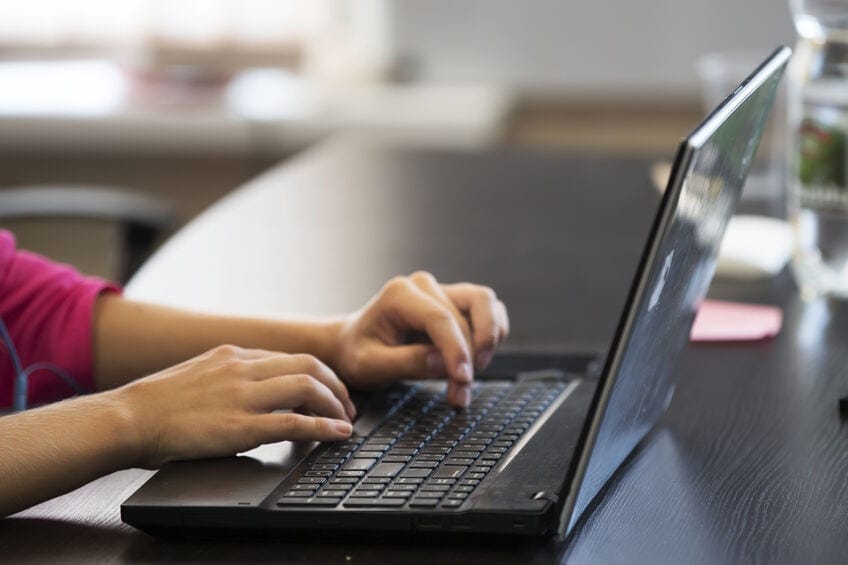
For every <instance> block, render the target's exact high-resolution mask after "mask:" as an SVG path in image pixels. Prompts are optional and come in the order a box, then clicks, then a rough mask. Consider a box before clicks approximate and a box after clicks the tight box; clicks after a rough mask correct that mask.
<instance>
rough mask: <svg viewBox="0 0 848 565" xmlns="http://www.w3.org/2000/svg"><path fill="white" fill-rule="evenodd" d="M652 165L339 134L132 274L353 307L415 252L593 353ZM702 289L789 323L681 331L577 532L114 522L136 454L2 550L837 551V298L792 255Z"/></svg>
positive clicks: (649, 207)
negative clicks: (305, 535)
mask: <svg viewBox="0 0 848 565" xmlns="http://www.w3.org/2000/svg"><path fill="white" fill-rule="evenodd" d="M646 170H647V163H645V162H642V161H638V160H626V159H602V158H588V157H587V158H578V157H574V156H572V157H563V156H560V155H554V154H525V153H513V152H495V153H485V154H473V153H437V152H421V151H412V150H393V149H387V148H381V147H379V146H374V145H370V144H362V143H357V142H352V141H344V142H341V143H334V144H331V145H328V146H325V147H323V148H321V149H320V150H318V151H316V152H313V153H312V154H310V155H307V156H306V157H305V158H303V159H301V160H299V161H298V162H296V163H293V164H290V165H286V166H283V167H281V168H278V169H275V170H272V171H271V172H269V173H268V174H267V175H265V176H263V177H261V178H259V179H257V181H255V182H254V183H252V184H250V185H248V186H247V187H245V188H244V189H242V190H241V191H239V192H237V193H236V194H235V195H233V196H232V197H230V198H228V199H226V200H225V201H223V202H222V203H220V204H219V205H218V206H216V207H213V208H212V209H211V210H210V211H209V212H208V213H207V214H205V215H204V216H202V217H201V218H200V219H199V220H198V221H197V222H196V223H195V224H193V225H192V226H190V227H189V228H187V229H186V230H185V231H184V232H182V233H181V234H179V235H178V236H177V237H176V238H174V240H173V241H172V242H171V243H169V244H168V245H167V246H166V247H165V248H164V249H163V250H162V251H161V253H160V254H159V255H158V256H157V257H156V258H155V259H154V260H153V261H151V262H150V263H149V265H148V266H147V267H146V268H145V269H144V270H143V271H142V272H141V273H139V275H138V277H137V278H136V279H134V280H133V281H132V283H131V284H130V286H129V289H128V292H129V294H130V295H131V296H134V297H138V298H146V299H150V300H156V301H159V302H164V303H175V302H176V303H185V304H189V305H191V306H195V307H203V308H206V309H212V310H218V311H244V312H248V313H257V312H258V313H265V314H281V313H294V314H303V313H316V314H324V313H328V312H333V311H338V310H346V309H349V308H352V307H356V306H358V305H359V304H360V303H361V302H362V300H364V298H366V297H367V296H369V295H370V293H372V292H373V291H374V290H375V289H376V288H377V287H378V286H379V284H380V282H382V281H383V280H384V279H386V278H388V277H389V276H390V275H391V274H395V273H398V272H408V271H410V270H412V269H414V268H418V267H421V268H427V269H430V270H432V271H433V272H435V273H436V274H437V275H438V276H439V277H441V278H443V279H445V280H453V279H465V278H468V279H475V280H480V281H482V282H485V283H489V284H492V285H493V286H495V287H496V288H497V289H498V291H499V292H500V294H501V295H502V296H503V298H504V299H505V301H506V302H507V304H508V305H509V306H510V308H511V312H512V319H513V325H514V339H513V340H512V343H511V344H510V345H511V347H514V348H519V347H533V348H538V349H553V348H557V349H581V348H586V347H595V348H601V349H603V347H605V344H606V342H607V340H608V339H609V337H610V335H611V332H612V328H613V325H614V323H615V319H616V315H617V312H618V309H619V308H620V306H621V304H622V303H623V301H624V293H625V290H626V287H627V284H628V282H629V279H630V277H631V274H632V272H633V269H634V267H635V264H636V261H637V257H638V252H639V248H640V246H641V241H642V238H643V236H644V235H645V233H646V231H647V227H648V224H649V220H650V217H651V214H652V212H653V209H654V206H655V205H656V202H657V198H656V195H655V194H654V193H653V192H652V191H651V189H650V186H649V184H648V180H647V173H646ZM304 234H309V237H304ZM260 259H261V260H260ZM269 259H274V260H269ZM269 265H276V267H271V266H269ZM294 265H298V267H297V268H295V267H294ZM201 283H202V284H201ZM196 285H199V286H196ZM192 289H194V290H195V291H196V292H194V293H192ZM237 289H238V292H236V290H237ZM712 293H713V295H715V296H720V297H723V298H735V299H740V300H750V301H758V302H767V303H775V304H780V305H781V306H783V307H784V309H785V315H786V320H785V326H784V329H783V331H782V332H781V334H780V335H779V336H778V337H777V339H775V340H774V341H770V342H763V343H756V344H747V345H742V344H736V345H711V346H704V345H700V346H693V347H691V348H690V349H689V350H688V351H687V353H686V355H685V357H684V359H683V360H682V363H681V367H680V383H679V385H678V389H677V394H676V396H675V398H674V400H673V402H672V404H671V407H670V409H669V412H668V413H667V415H666V416H665V417H664V419H663V420H662V422H661V423H660V425H659V426H658V428H657V429H656V430H655V432H653V433H652V434H651V435H649V436H648V438H647V439H646V441H645V442H644V444H643V446H642V447H641V448H640V449H639V450H638V451H637V452H636V453H635V455H634V456H633V457H632V458H631V459H630V460H629V461H628V462H627V463H626V464H625V466H624V468H623V469H622V470H621V471H620V472H619V473H618V474H617V475H616V477H615V478H614V480H613V481H612V484H611V485H610V486H609V488H608V489H607V491H606V493H605V495H604V496H603V498H602V499H601V500H600V502H599V504H598V505H597V507H596V508H595V509H594V511H593V512H592V513H591V515H589V517H588V519H586V520H585V521H584V522H583V523H582V524H581V525H580V526H579V527H578V530H577V531H576V533H575V535H574V537H573V539H572V540H571V542H570V543H569V544H568V545H556V544H554V543H552V542H550V541H546V542H540V543H539V544H536V545H530V546H525V547H516V548H492V547H488V546H483V547H480V546H476V547H468V546H443V545H441V546H436V547H432V546H410V545H403V544H398V543H392V540H386V543H382V544H362V545H354V544H349V543H344V544H333V545H316V544H293V543H288V544H283V543H273V542H270V541H263V542H249V543H244V542H226V541H215V542H205V543H193V542H183V543H173V542H165V541H159V540H155V539H153V538H150V537H148V536H146V535H145V534H142V533H140V532H137V531H135V530H133V529H132V528H130V527H128V526H125V525H124V524H122V523H121V522H120V519H119V504H120V502H121V501H122V500H123V499H124V498H126V497H127V496H128V495H129V494H130V493H131V492H132V491H133V490H134V489H135V488H136V487H137V486H139V485H140V483H141V482H142V481H143V480H144V479H145V478H146V477H147V476H148V472H144V471H139V470H128V471H122V472H119V473H115V474H113V475H110V476H108V477H105V478H103V479H100V480H98V481H95V482H93V483H91V484H89V485H87V486H85V487H83V488H81V489H79V490H77V491H74V492H72V493H70V494H68V495H65V496H63V497H60V498H58V499H55V500H52V501H49V502H46V503H44V504H42V505H39V506H37V507H34V508H32V509H30V510H28V511H26V512H23V513H21V514H19V515H17V516H16V517H14V518H12V519H7V520H3V521H0V555H3V557H4V559H6V558H8V559H10V560H15V561H23V560H25V559H29V560H32V559H73V560H79V561H95V560H106V561H156V560H162V561H199V562H205V561H247V560H285V561H292V562H351V563H356V562H400V561H403V562H422V563H425V562H426V563H433V562H444V563H460V562H461V563H466V564H468V563H491V562H537V563H545V562H558V561H563V560H567V561H568V562H574V563H597V562H604V563H606V562H628V563H634V562H639V563H642V562H650V563H665V562H674V563H680V562H685V563H716V562H751V561H760V562H769V563H771V562H798V561H801V560H804V561H812V562H837V561H843V560H844V557H845V555H848V536H846V535H845V532H846V531H848V511H846V507H848V472H846V469H848V426H846V425H843V424H841V423H840V420H839V416H838V413H837V409H836V407H837V398H838V397H839V395H840V394H846V393H848V382H846V377H845V366H846V361H847V360H848V358H846V354H845V351H846V349H848V348H846V347H845V343H846V341H848V306H846V305H842V304H829V303H827V302H826V301H817V302H812V303H804V302H802V301H801V300H800V299H798V297H797V295H796V292H795V290H794V287H793V285H792V283H791V281H790V279H789V277H788V275H787V274H786V273H784V274H783V275H781V276H780V277H778V278H777V279H775V280H773V281H769V282H765V283H760V284H747V285H740V284H726V283H724V284H715V285H713V289H712Z"/></svg>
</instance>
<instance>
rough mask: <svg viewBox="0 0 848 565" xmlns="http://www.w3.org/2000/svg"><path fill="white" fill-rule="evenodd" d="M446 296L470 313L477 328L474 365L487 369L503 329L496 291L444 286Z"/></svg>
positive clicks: (465, 284) (481, 287)
mask: <svg viewBox="0 0 848 565" xmlns="http://www.w3.org/2000/svg"><path fill="white" fill-rule="evenodd" d="M444 289H445V294H446V295H447V296H448V297H449V298H450V299H451V300H452V301H453V302H454V303H455V304H456V305H457V307H458V308H459V309H460V310H462V311H463V312H467V313H468V316H469V317H470V318H471V325H472V327H473V328H474V336H473V340H474V354H475V356H474V365H475V367H476V368H477V369H478V370H481V369H484V368H485V367H486V366H487V365H488V364H489V362H490V361H491V360H492V355H494V353H495V349H496V348H497V346H498V344H499V343H500V341H501V335H502V334H503V330H504V328H503V327H502V322H501V312H500V308H499V307H498V302H500V301H499V300H498V299H497V297H496V295H495V292H494V291H493V290H492V289H490V288H488V287H485V286H479V285H474V284H469V283H461V284H456V285H445V287H444Z"/></svg>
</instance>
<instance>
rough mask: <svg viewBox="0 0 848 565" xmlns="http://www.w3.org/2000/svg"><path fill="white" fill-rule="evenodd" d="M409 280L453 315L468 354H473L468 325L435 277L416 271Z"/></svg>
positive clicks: (473, 349)
mask: <svg viewBox="0 0 848 565" xmlns="http://www.w3.org/2000/svg"><path fill="white" fill-rule="evenodd" d="M409 280H411V281H412V282H413V283H414V284H415V285H416V286H417V287H418V288H419V289H421V291H422V292H424V293H425V294H428V295H429V296H431V297H432V298H434V299H435V300H437V301H438V302H439V303H440V304H442V305H443V306H444V307H445V308H447V309H448V310H449V311H450V312H451V314H453V317H454V318H455V319H456V323H457V324H458V325H459V327H460V329H461V330H462V335H463V336H465V344H466V347H467V348H468V350H469V351H470V352H472V354H474V352H476V349H475V348H474V342H473V341H472V340H471V327H470V326H469V325H468V320H467V319H466V318H465V315H464V314H463V313H462V312H460V310H459V308H457V306H456V304H454V302H453V301H452V300H451V299H450V298H449V297H448V295H447V294H445V291H444V290H443V289H442V287H441V285H440V284H439V283H438V281H437V280H436V277H434V276H433V275H431V274H430V273H428V272H426V271H418V272H416V273H413V274H412V275H410V277H409Z"/></svg>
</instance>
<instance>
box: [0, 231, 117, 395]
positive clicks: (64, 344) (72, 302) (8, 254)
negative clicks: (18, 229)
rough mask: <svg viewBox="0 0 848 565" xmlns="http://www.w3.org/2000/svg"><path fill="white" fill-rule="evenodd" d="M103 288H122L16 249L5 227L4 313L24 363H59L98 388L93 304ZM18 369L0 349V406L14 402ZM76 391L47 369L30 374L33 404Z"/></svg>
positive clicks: (1, 245) (0, 263)
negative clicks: (94, 362)
mask: <svg viewBox="0 0 848 565" xmlns="http://www.w3.org/2000/svg"><path fill="white" fill-rule="evenodd" d="M103 291H111V292H120V288H119V287H118V286H116V285H115V284H112V283H109V282H107V281H104V280H101V279H97V278H92V277H85V276H83V275H81V274H80V273H78V272H77V271H76V270H74V269H73V268H72V267H69V266H67V265H61V264H57V263H53V262H51V261H49V260H48V259H45V258H44V257H41V256H39V255H35V254H34V253H29V252H26V251H19V250H16V249H15V239H14V237H13V236H12V234H10V233H9V232H6V231H2V230H0V316H2V318H3V321H4V323H5V324H6V327H7V328H8V330H9V333H10V334H11V337H12V341H13V343H14V345H15V347H16V349H17V351H18V355H19V356H20V358H21V363H22V365H23V366H24V367H27V366H29V365H31V364H32V363H38V362H49V363H52V364H54V365H57V366H58V367H60V368H61V369H62V370H64V371H65V372H67V373H68V374H70V376H71V377H73V378H74V380H76V381H77V382H78V383H79V384H80V385H81V386H82V387H83V388H84V389H85V390H87V391H91V390H93V368H92V365H93V351H92V349H93V347H92V341H93V328H92V325H93V324H92V322H93V315H94V302H95V300H96V299H97V296H98V295H99V294H100V293H101V292H103ZM13 382H14V370H13V366H12V361H11V357H10V356H9V353H8V352H7V351H6V348H5V347H0V406H10V405H11V403H12V389H13ZM73 393H74V391H73V389H71V388H70V387H69V386H68V385H67V384H66V383H65V382H64V381H62V380H61V379H60V378H59V377H57V376H55V375H54V374H52V373H50V372H48V371H37V372H35V373H33V374H32V375H31V376H30V378H29V394H28V402H29V404H30V405H31V406H32V405H36V404H42V403H45V402H52V401H55V400H59V399H62V398H65V397H68V396H70V395H72V394H73Z"/></svg>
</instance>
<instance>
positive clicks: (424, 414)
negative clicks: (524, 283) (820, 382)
mask: <svg viewBox="0 0 848 565" xmlns="http://www.w3.org/2000/svg"><path fill="white" fill-rule="evenodd" d="M789 56H790V49H788V48H786V47H781V48H779V49H777V50H776V51H775V52H774V53H772V55H771V56H770V57H769V58H768V59H767V60H766V61H765V62H764V63H763V64H762V65H761V66H760V67H758V68H757V69H756V70H755V71H754V72H753V73H752V74H751V75H750V76H749V77H748V78H747V79H746V80H745V81H744V82H743V83H742V84H741V85H740V86H739V87H738V88H737V89H736V90H734V91H733V92H732V93H731V94H730V96H729V97H728V98H727V99H726V100H725V101H724V102H723V103H722V104H721V105H720V106H719V107H718V108H716V109H715V110H714V111H713V112H712V113H710V114H709V116H707V118H706V119H705V120H704V121H703V122H702V123H701V124H700V125H699V126H698V127H697V128H695V130H694V131H692V133H691V134H689V135H688V136H687V137H686V138H685V139H683V141H682V142H681V144H680V147H679V149H678V152H677V155H676V158H675V161H674V166H673V168H672V173H671V176H670V179H669V181H668V186H667V188H666V190H665V193H664V195H663V198H662V200H661V203H660V205H659V209H658V211H657V214H656V217H655V220H654V223H653V226H652V229H651V232H650V235H649V236H648V240H647V242H646V244H645V248H644V252H643V255H642V258H641V261H640V263H639V267H638V269H637V272H636V274H635V277H634V281H633V284H632V287H631V289H630V292H629V295H628V298H627V301H626V305H625V307H624V310H623V312H622V314H621V318H620V321H619V324H618V327H617V329H616V333H615V336H614V338H613V341H612V344H611V347H610V350H609V352H608V354H607V357H606V361H605V363H604V364H603V369H602V370H601V371H600V372H597V374H594V375H593V374H582V375H580V374H575V371H574V369H575V368H581V367H582V368H586V366H587V363H586V359H585V358H580V359H575V358H571V357H565V356H563V357H558V356H549V357H533V356H521V355H514V356H510V357H504V356H501V357H500V358H496V361H495V362H494V363H493V366H494V370H493V371H490V372H489V374H488V375H485V376H484V377H483V378H480V379H478V382H476V383H475V385H474V390H473V393H472V401H471V404H470V406H468V407H467V408H466V409H461V410H458V409H454V408H453V407H451V406H449V405H448V404H447V403H446V402H445V400H444V383H437V382H433V381H423V382H404V383H400V384H397V385H394V386H392V387H391V388H389V389H387V390H385V391H383V392H381V393H375V394H373V395H370V396H368V397H367V398H364V399H362V400H360V403H359V406H358V408H359V413H360V414H361V415H360V416H359V418H358V419H357V420H356V421H355V422H354V433H353V436H352V437H351V438H350V439H349V440H347V441H342V442H335V443H291V442H282V443H278V444H271V445H265V446H261V447H259V448H257V449H255V450H252V451H249V452H246V453H243V454H239V455H238V456H234V457H229V458H220V459H207V460H199V461H184V462H174V463H169V464H168V465H165V466H164V467H163V468H162V469H161V470H159V471H158V472H157V473H156V474H155V475H154V476H153V477H151V478H150V479H149V480H148V481H147V482H146V483H145V484H144V485H142V486H141V487H140V488H139V489H138V490H137V491H136V492H135V493H134V494H133V495H131V496H130V497H129V498H128V499H127V500H126V501H125V502H124V503H123V505H122V506H121V517H122V519H123V520H124V522H126V523H128V524H130V525H132V526H135V527H137V528H139V529H141V530H144V531H146V532H148V533H151V534H153V535H159V536H167V537H174V536H178V537H179V536H188V535H192V536H194V535H201V536H221V535H232V534H241V533H251V534H252V533H259V532H266V533H270V534H272V535H274V536H275V537H279V538H284V537H286V536H291V537H294V538H297V539H301V540H302V539H304V537H309V534H314V535H315V536H324V537H325V538H326V536H333V538H334V539H336V538H339V537H340V536H341V537H345V538H346V537H348V536H347V534H350V535H352V536H356V537H368V536H374V535H377V536H380V537H383V538H384V537H385V535H386V534H388V533H392V532H393V533H394V534H396V535H395V537H397V535H401V534H411V535H413V536H415V537H416V538H418V539H420V537H421V536H422V534H433V535H437V536H438V535H449V534H451V533H454V534H456V533H459V534H462V536H463V538H464V539H467V537H468V536H469V535H472V534H479V535H481V536H496V537H498V538H501V539H506V538H508V537H509V538H519V539H528V538H530V537H532V536H556V537H558V538H559V539H564V538H566V537H567V536H568V535H569V533H570V532H572V531H573V530H574V528H575V525H576V524H577V523H578V520H579V519H580V517H581V516H582V515H583V514H585V513H586V512H587V509H590V508H591V507H592V501H593V500H595V499H596V498H598V497H599V495H601V494H602V492H603V489H604V486H605V485H606V484H607V483H608V481H609V480H610V478H611V477H612V476H613V474H614V473H615V472H616V470H617V469H619V467H620V466H621V464H622V463H623V462H624V461H625V459H626V458H627V457H628V456H629V455H630V454H631V453H632V452H633V451H634V449H636V448H637V445H638V444H639V443H640V441H641V440H642V439H643V438H644V437H645V435H646V434H647V433H648V432H649V431H650V430H651V429H652V428H653V427H654V425H655V424H656V423H657V421H658V420H659V418H660V417H661V416H662V414H663V412H664V411H665V410H666V408H667V406H668V404H669V402H670V401H671V398H672V394H673V391H674V384H675V368H676V365H677V363H678V360H679V358H680V357H681V354H682V352H683V350H684V348H685V347H686V344H687V341H688V336H689V330H690V327H691V325H692V322H693V320H694V317H695V313H696V311H697V308H698V305H699V304H700V303H701V302H702V300H703V299H704V297H705V295H706V292H707V289H708V286H709V283H710V280H711V278H712V275H713V272H714V269H715V264H716V258H717V254H718V249H719V244H720V243H721V239H722V236H723V234H724V231H725V228H726V226H727V223H728V221H729V219H730V217H731V214H732V213H733V211H734V209H735V207H736V203H737V201H738V199H739V195H740V192H741V190H742V186H743V184H744V182H745V177H746V175H747V173H748V169H749V167H750V165H751V162H752V159H753V157H754V154H755V152H756V149H757V145H758V143H759V140H760V136H761V134H762V131H763V127H764V124H765V122H766V118H767V116H768V113H769V111H770V109H771V106H772V103H773V101H774V98H775V94H776V91H777V86H778V83H779V80H780V77H781V75H782V73H783V70H784V68H785V66H786V63H787V60H788V59H789ZM492 373H494V374H492Z"/></svg>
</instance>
